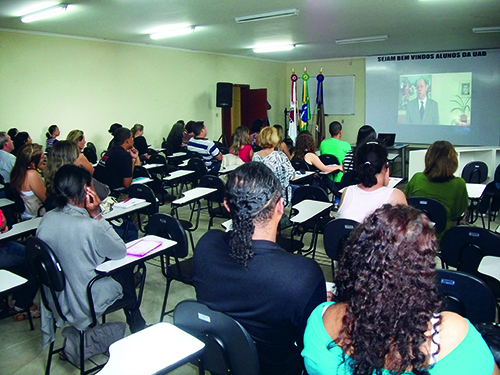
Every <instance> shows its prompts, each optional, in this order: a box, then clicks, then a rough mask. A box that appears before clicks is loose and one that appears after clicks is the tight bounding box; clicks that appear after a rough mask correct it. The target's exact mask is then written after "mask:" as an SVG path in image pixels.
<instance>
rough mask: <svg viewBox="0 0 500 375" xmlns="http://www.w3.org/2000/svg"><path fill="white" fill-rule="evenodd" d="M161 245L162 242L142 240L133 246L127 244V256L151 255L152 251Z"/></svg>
mask: <svg viewBox="0 0 500 375" xmlns="http://www.w3.org/2000/svg"><path fill="white" fill-rule="evenodd" d="M161 245H162V242H161V241H152V240H145V239H142V240H139V241H137V242H134V243H132V244H127V254H128V255H133V256H136V257H142V256H144V255H146V254H149V253H150V252H151V251H153V250H154V249H156V248H158V247H160V246H161Z"/></svg>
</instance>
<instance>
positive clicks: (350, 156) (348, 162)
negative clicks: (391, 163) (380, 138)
mask: <svg viewBox="0 0 500 375" xmlns="http://www.w3.org/2000/svg"><path fill="white" fill-rule="evenodd" d="M376 139H377V133H376V132H375V129H373V128H372V127H371V126H370V125H363V126H362V127H360V128H359V130H358V138H357V139H356V148H355V149H354V151H353V150H351V151H349V152H347V154H346V155H345V158H344V161H343V162H342V166H343V167H344V173H346V172H350V171H354V157H355V151H356V149H357V148H359V146H361V145H362V144H363V143H365V142H368V141H374V140H376Z"/></svg>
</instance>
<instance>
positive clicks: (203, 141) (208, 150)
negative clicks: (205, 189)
mask: <svg viewBox="0 0 500 375" xmlns="http://www.w3.org/2000/svg"><path fill="white" fill-rule="evenodd" d="M191 129H192V130H193V133H194V137H193V138H191V139H190V140H189V142H188V145H187V149H188V151H193V152H197V153H198V154H200V156H201V157H202V159H203V161H204V162H205V166H206V167H207V170H208V173H209V174H217V172H218V171H219V169H220V165H221V163H220V162H221V161H222V153H221V152H220V150H219V149H218V148H217V146H216V145H215V143H214V142H213V141H211V140H209V139H207V138H206V137H207V128H206V126H205V124H204V123H203V121H198V122H195V123H194V124H193V125H192V127H191Z"/></svg>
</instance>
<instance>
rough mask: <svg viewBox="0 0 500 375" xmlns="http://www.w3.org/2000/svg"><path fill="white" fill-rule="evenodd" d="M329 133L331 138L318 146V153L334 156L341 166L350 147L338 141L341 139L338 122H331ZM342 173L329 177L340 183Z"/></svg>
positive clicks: (340, 127) (340, 129)
mask: <svg viewBox="0 0 500 375" xmlns="http://www.w3.org/2000/svg"><path fill="white" fill-rule="evenodd" d="M329 131H330V135H331V138H329V139H325V140H324V141H322V142H321V144H320V145H319V151H320V153H321V155H323V154H328V155H333V156H335V157H336V158H337V159H338V161H339V163H340V164H342V162H343V161H344V158H345V156H346V154H347V153H348V152H349V151H351V145H350V144H349V143H347V142H345V141H342V140H340V138H342V124H341V123H340V122H338V121H333V122H332V123H330V126H329ZM342 175H343V173H342V172H339V173H337V174H335V175H334V176H331V177H330V179H332V181H333V182H340V180H341V179H342Z"/></svg>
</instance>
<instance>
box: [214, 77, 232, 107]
mask: <svg viewBox="0 0 500 375" xmlns="http://www.w3.org/2000/svg"><path fill="white" fill-rule="evenodd" d="M216 106H217V107H220V108H222V107H223V108H231V107H232V106H233V84H232V83H228V82H217V104H216Z"/></svg>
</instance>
